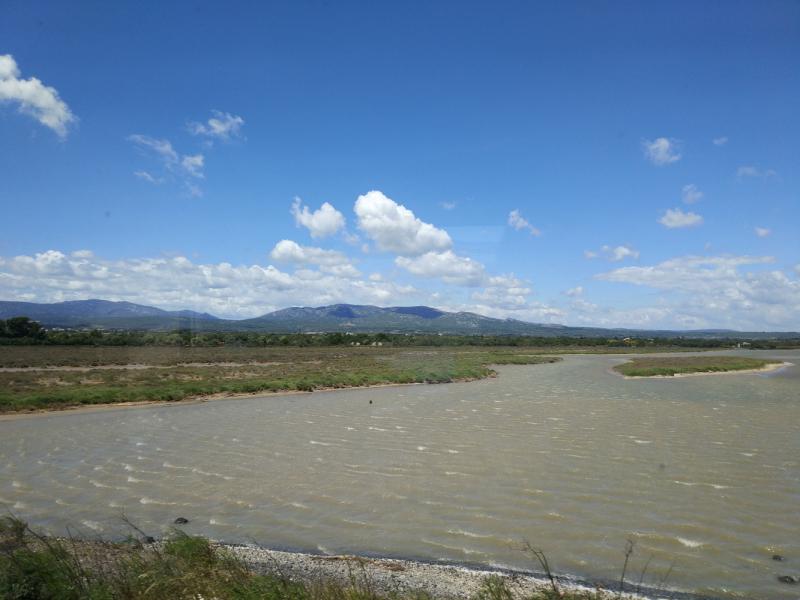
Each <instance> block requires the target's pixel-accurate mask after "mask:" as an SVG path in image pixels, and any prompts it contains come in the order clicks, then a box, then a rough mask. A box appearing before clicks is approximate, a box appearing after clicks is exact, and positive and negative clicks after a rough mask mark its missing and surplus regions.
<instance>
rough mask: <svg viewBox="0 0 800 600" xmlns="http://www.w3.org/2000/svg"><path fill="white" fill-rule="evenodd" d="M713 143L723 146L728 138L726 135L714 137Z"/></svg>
mask: <svg viewBox="0 0 800 600" xmlns="http://www.w3.org/2000/svg"><path fill="white" fill-rule="evenodd" d="M713 143H714V145H715V146H724V145H725V144H727V143H728V138H726V137H718V138H714V142H713Z"/></svg>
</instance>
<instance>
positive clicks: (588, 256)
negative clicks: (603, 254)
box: [583, 250, 600, 258]
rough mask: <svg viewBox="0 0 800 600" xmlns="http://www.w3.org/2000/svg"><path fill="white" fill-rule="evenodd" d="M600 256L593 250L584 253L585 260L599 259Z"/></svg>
mask: <svg viewBox="0 0 800 600" xmlns="http://www.w3.org/2000/svg"><path fill="white" fill-rule="evenodd" d="M598 256H600V255H599V254H598V253H597V252H592V251H591V250H584V251H583V258H597V257H598Z"/></svg>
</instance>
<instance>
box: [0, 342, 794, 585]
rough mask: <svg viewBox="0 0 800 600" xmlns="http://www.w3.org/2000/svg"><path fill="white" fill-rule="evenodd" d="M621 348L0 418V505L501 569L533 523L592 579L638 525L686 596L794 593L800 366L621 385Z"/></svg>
mask: <svg viewBox="0 0 800 600" xmlns="http://www.w3.org/2000/svg"><path fill="white" fill-rule="evenodd" d="M745 354H746V355H747V356H754V355H760V356H769V357H776V358H784V359H786V360H788V361H791V362H795V363H797V362H800V353H798V352H796V351H787V352H747V353H745ZM617 360H619V359H618V358H615V357H612V356H567V357H566V358H565V360H564V361H563V362H561V363H557V364H545V365H534V366H514V367H498V371H499V372H500V376H499V377H498V378H496V379H489V380H483V381H477V382H471V383H456V384H448V385H437V386H408V387H384V388H372V389H365V390H349V391H336V392H323V393H314V394H300V395H289V396H269V397H264V398H247V399H239V400H229V401H219V402H208V403H203V404H193V405H173V406H165V407H148V408H137V409H133V410H118V411H111V412H97V413H89V414H72V415H70V414H66V415H64V414H60V415H53V416H47V417H45V418H36V419H26V420H17V421H6V422H0V466H1V468H2V471H0V502H3V503H5V504H6V505H8V507H10V508H11V510H12V511H13V512H14V513H15V514H17V515H20V516H23V517H25V518H27V519H28V520H30V521H31V522H32V523H35V524H39V525H43V526H45V527H47V528H49V529H50V530H51V531H53V532H56V533H60V532H63V531H64V529H65V527H66V526H67V525H68V524H69V525H76V526H78V527H79V528H80V529H82V530H83V531H85V532H88V533H90V534H91V533H93V531H94V532H97V533H99V534H102V535H104V536H109V537H110V536H113V535H115V532H119V531H121V527H120V519H119V516H120V514H122V513H124V514H125V515H126V516H128V517H130V518H132V519H133V520H135V521H136V522H137V523H138V524H139V525H140V526H141V527H142V528H143V529H145V530H147V531H148V532H159V531H163V530H165V529H166V528H167V527H168V526H169V524H170V523H171V522H172V520H173V519H175V518H176V517H178V516H183V517H186V518H188V519H189V520H190V521H191V522H190V524H189V525H188V526H187V527H186V530H187V531H188V532H190V533H202V534H204V535H208V536H211V537H213V538H215V539H222V540H228V541H242V542H245V541H251V540H253V539H254V540H256V541H257V542H258V543H259V544H261V545H265V546H272V547H282V548H292V549H300V550H313V551H324V552H335V553H340V552H348V553H349V552H353V553H364V554H377V555H388V556H404V557H412V558H423V559H445V560H447V561H453V562H467V563H478V564H487V565H496V566H508V567H515V568H520V567H521V568H528V567H531V566H532V564H531V563H530V562H529V561H528V560H527V559H526V558H525V557H524V555H523V554H521V553H520V552H518V551H517V550H515V548H516V547H519V546H520V543H521V540H522V539H523V538H527V539H528V540H530V541H531V543H533V544H534V545H536V546H539V547H541V548H543V549H544V550H545V551H546V552H547V555H548V558H549V559H550V561H551V564H552V565H553V566H554V568H555V569H556V570H557V571H559V572H564V573H570V574H574V575H577V576H580V577H588V578H593V577H599V578H604V579H613V578H615V577H618V574H619V570H620V567H621V565H622V560H623V556H622V551H623V548H624V545H625V542H626V540H628V539H631V540H633V541H634V542H635V543H636V554H634V557H633V559H634V560H633V569H634V570H637V569H641V567H642V566H643V565H644V562H645V561H646V560H647V558H648V557H649V556H650V555H651V554H652V556H653V558H652V561H651V562H650V565H649V567H648V572H647V574H646V575H645V581H646V582H652V581H653V577H656V582H658V579H657V575H658V574H661V575H663V574H665V573H666V571H667V570H668V569H669V566H670V565H671V564H674V567H673V569H672V571H671V572H670V573H669V577H668V579H667V584H668V585H670V586H672V587H676V588H679V589H682V590H688V591H700V592H703V593H706V594H710V595H716V596H731V597H762V598H763V597H771V598H796V597H797V595H798V594H797V589H796V586H794V587H793V586H788V585H785V584H781V583H779V582H777V580H776V576H777V575H781V574H790V575H793V576H795V577H798V576H800V367H798V366H794V367H789V368H787V369H784V370H782V371H781V372H778V373H773V374H769V375H745V374H731V375H716V376H702V377H684V378H677V379H676V378H669V379H650V380H626V379H622V378H620V377H616V376H614V375H611V374H610V373H608V371H607V369H608V368H609V367H611V366H613V365H614V364H615V361H617ZM370 400H372V404H370V403H369V401H370ZM773 554H781V555H783V556H785V557H786V559H787V561H786V562H782V563H778V562H775V561H773V560H772V555H773ZM635 578H636V579H638V574H637V575H636V576H635Z"/></svg>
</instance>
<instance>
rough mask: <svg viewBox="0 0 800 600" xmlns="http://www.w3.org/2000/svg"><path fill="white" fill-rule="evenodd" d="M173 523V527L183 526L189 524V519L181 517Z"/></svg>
mask: <svg viewBox="0 0 800 600" xmlns="http://www.w3.org/2000/svg"><path fill="white" fill-rule="evenodd" d="M173 522H174V523H175V525H185V524H186V523H188V522H189V519H184V518H183V517H178V518H177V519H175V521H173Z"/></svg>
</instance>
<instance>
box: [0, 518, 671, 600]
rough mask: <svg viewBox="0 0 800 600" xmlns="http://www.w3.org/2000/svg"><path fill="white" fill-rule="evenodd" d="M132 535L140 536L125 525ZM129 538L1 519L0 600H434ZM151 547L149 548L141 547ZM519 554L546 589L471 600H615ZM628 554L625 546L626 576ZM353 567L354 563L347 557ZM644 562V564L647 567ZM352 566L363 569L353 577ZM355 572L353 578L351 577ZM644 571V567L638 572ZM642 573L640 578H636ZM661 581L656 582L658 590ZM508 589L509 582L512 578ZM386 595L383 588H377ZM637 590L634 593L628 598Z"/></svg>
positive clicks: (480, 593)
mask: <svg viewBox="0 0 800 600" xmlns="http://www.w3.org/2000/svg"><path fill="white" fill-rule="evenodd" d="M128 525H129V526H131V527H132V530H131V531H132V533H134V534H141V533H142V532H141V531H139V530H138V529H136V528H135V526H133V525H132V524H131V523H128ZM154 541H155V540H152V539H150V540H147V542H146V545H142V543H140V542H139V537H138V535H129V536H128V539H127V540H126V542H124V543H109V542H102V541H86V540H84V539H76V538H68V539H61V540H59V539H55V538H52V537H49V536H45V535H42V534H40V533H37V532H36V531H34V530H32V529H31V528H30V527H29V526H28V524H27V523H25V522H24V521H22V520H20V519H17V518H15V517H13V516H4V517H0V598H3V599H5V600H84V599H86V600H140V599H141V600H143V599H145V598H146V599H148V600H182V599H185V600H206V599H208V600H211V599H215V600H256V599H263V600H438V599H437V596H434V595H431V594H430V593H428V592H427V591H422V590H416V591H414V590H412V591H405V592H400V591H399V588H398V587H397V586H396V584H395V587H394V589H393V590H389V591H386V590H385V589H382V588H381V586H380V585H376V583H375V582H374V581H373V579H372V578H371V577H370V575H369V573H368V571H367V570H366V568H363V565H364V562H373V563H374V562H376V561H364V560H363V559H362V562H358V561H357V560H354V561H351V562H348V564H347V567H348V571H349V577H348V578H347V581H346V582H342V581H341V580H337V579H335V578H334V577H332V576H329V577H327V578H319V577H316V578H313V577H302V578H300V579H298V578H297V577H294V578H293V577H290V576H289V575H288V574H286V573H285V572H284V571H283V570H282V569H281V567H280V566H279V565H278V564H277V563H276V564H275V565H274V567H275V568H274V569H272V570H273V571H274V572H273V573H270V574H256V573H254V572H253V571H252V570H251V568H250V567H249V565H248V564H247V563H246V562H245V561H243V560H241V559H239V558H237V557H236V556H235V555H233V554H232V553H230V552H229V551H227V550H226V549H225V548H221V547H219V546H216V545H215V544H213V543H211V542H210V541H209V540H207V539H206V538H203V537H201V536H189V535H187V534H185V533H183V532H181V531H179V530H172V532H171V533H170V534H169V536H168V537H167V538H166V539H164V540H162V541H160V542H156V543H152V542H154ZM148 542H150V543H148ZM521 550H523V551H526V552H529V553H530V554H531V558H533V559H534V560H535V561H537V562H538V563H539V565H540V566H541V567H542V568H543V569H544V571H545V575H546V577H547V578H548V581H549V584H548V585H547V586H546V587H544V588H542V589H539V590H538V591H536V592H534V593H532V594H530V595H520V594H519V593H515V592H514V590H513V589H512V587H510V586H509V579H508V578H506V577H500V576H498V575H493V576H490V577H487V578H485V579H484V580H483V581H482V582H481V584H480V586H479V588H478V590H477V591H476V592H475V593H474V594H472V595H471V596H470V595H467V594H463V595H459V597H463V598H470V599H471V600H555V599H559V600H599V599H600V598H621V597H622V596H623V587H622V584H621V585H620V589H619V592H618V593H610V592H609V591H601V586H598V587H597V588H596V589H595V590H594V591H593V592H570V591H567V590H565V589H564V588H563V587H561V586H560V585H559V584H558V583H557V581H556V578H555V577H554V576H553V575H552V573H551V572H550V566H549V564H548V562H547V558H546V557H545V555H544V553H543V552H541V551H540V550H537V549H534V548H533V547H531V546H530V544H527V543H526V546H525V547H524V548H522V549H521ZM632 553H633V544H632V543H631V542H629V543H628V546H627V547H626V552H625V567H623V574H622V580H623V581H624V575H625V568H626V567H627V565H628V559H629V557H630V555H631V554H632ZM351 558H354V559H356V558H357V557H351ZM648 562H649V561H648ZM359 565H360V566H361V567H362V568H361V569H360V571H359ZM354 567H355V569H356V570H355V571H354V570H353V569H354ZM645 570H646V567H645ZM643 576H644V571H643V572H642V577H643ZM664 579H665V577H662V578H661V582H662V585H663V583H664ZM512 581H513V578H512ZM384 587H385V586H384ZM640 590H641V578H640V581H639V586H637V587H636V589H635V591H634V593H637V592H638V591H640Z"/></svg>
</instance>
